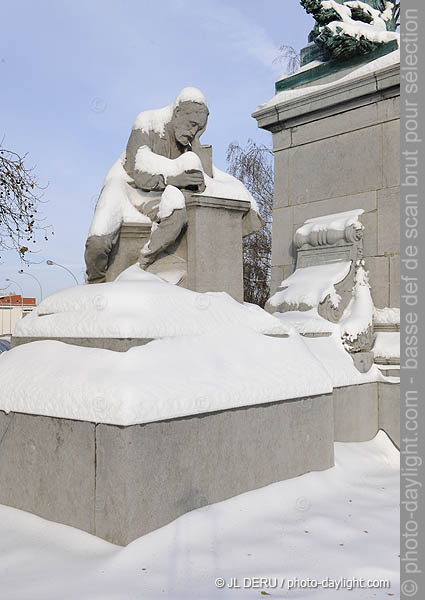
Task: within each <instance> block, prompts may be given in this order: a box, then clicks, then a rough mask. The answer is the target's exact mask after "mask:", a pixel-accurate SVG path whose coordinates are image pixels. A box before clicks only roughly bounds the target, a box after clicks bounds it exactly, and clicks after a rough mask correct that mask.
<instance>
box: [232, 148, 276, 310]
mask: <svg viewBox="0 0 425 600" xmlns="http://www.w3.org/2000/svg"><path fill="white" fill-rule="evenodd" d="M227 162H228V164H229V166H228V172H229V173H230V174H231V175H233V176H234V177H236V178H237V179H239V180H240V181H242V183H243V184H244V185H245V186H246V187H247V188H248V190H249V191H250V192H251V194H252V195H253V196H254V198H255V200H256V201H257V204H258V208H259V212H260V215H261V217H262V218H263V220H264V222H265V225H264V227H263V228H262V229H260V231H258V232H257V233H253V234H251V235H249V236H247V237H245V238H244V240H243V262H244V299H245V302H251V303H253V304H258V305H259V306H264V304H265V303H266V301H267V298H268V297H269V294H270V261H271V225H272V208H273V152H272V151H271V150H270V148H268V147H267V146H264V145H262V144H256V143H255V142H254V141H253V140H248V142H247V144H246V146H245V147H244V148H242V147H241V146H240V145H239V144H238V143H237V142H232V143H231V144H230V145H229V147H228V149H227Z"/></svg>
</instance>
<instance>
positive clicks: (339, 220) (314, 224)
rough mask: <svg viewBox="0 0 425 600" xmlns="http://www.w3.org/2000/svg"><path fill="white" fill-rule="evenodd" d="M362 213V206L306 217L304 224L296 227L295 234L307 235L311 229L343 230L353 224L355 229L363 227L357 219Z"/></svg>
mask: <svg viewBox="0 0 425 600" xmlns="http://www.w3.org/2000/svg"><path fill="white" fill-rule="evenodd" d="M363 213H364V210H363V209H362V208H357V209H355V210H348V211H345V212H340V213H334V214H331V215H324V216H322V217H315V218H314V219H307V220H306V221H305V222H304V224H303V225H301V227H299V228H298V229H297V231H296V234H299V235H302V236H308V235H310V233H312V232H313V231H325V230H329V229H331V230H334V231H344V230H345V229H346V228H347V227H350V226H351V225H354V227H355V229H363V225H362V224H361V223H360V221H359V216H360V215H362V214H363Z"/></svg>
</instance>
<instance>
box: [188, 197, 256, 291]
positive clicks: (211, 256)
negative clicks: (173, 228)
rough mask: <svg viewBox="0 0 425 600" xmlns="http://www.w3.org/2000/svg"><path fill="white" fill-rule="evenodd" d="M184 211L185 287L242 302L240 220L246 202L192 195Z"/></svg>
mask: <svg viewBox="0 0 425 600" xmlns="http://www.w3.org/2000/svg"><path fill="white" fill-rule="evenodd" d="M186 208H187V216H188V228H187V234H186V235H187V287H188V288H189V289H190V290H194V291H197V292H227V293H228V294H230V295H231V296H232V297H233V298H234V299H235V300H238V301H239V302H243V261H242V218H243V216H244V215H245V214H246V213H247V212H248V211H249V209H250V203H249V202H248V201H245V200H230V199H226V198H212V197H209V196H200V195H196V194H193V195H190V196H189V197H187V198H186Z"/></svg>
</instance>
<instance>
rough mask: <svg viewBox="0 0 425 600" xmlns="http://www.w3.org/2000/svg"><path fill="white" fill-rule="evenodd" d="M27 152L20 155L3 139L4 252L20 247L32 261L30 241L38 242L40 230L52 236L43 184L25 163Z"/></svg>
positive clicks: (0, 234) (0, 235)
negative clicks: (46, 218) (44, 207)
mask: <svg viewBox="0 0 425 600" xmlns="http://www.w3.org/2000/svg"><path fill="white" fill-rule="evenodd" d="M25 159H26V155H24V156H20V155H19V154H17V153H16V152H13V151H12V150H8V149H6V148H4V147H3V146H2V145H1V143H0V252H1V251H2V250H16V251H17V252H18V254H19V256H20V258H21V259H22V260H23V261H24V262H29V259H28V255H29V254H32V253H33V252H34V250H30V244H36V242H37V239H36V234H37V233H38V232H41V233H42V235H43V237H44V239H45V240H47V239H48V230H49V231H50V229H51V228H50V227H49V226H45V225H42V223H43V221H44V219H42V218H41V217H39V215H38V209H39V205H40V203H41V202H42V199H41V198H42V190H43V189H44V188H42V187H41V186H40V185H39V183H38V180H37V178H36V177H35V175H34V174H33V169H28V168H27V167H26V166H25Z"/></svg>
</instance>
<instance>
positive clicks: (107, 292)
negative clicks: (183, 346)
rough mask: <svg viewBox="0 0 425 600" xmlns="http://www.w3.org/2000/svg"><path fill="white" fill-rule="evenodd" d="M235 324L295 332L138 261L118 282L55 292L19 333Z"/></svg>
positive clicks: (125, 333) (146, 333) (158, 334)
mask: <svg viewBox="0 0 425 600" xmlns="http://www.w3.org/2000/svg"><path fill="white" fill-rule="evenodd" d="M234 326H236V327H238V326H239V327H243V328H245V329H247V330H250V331H255V332H257V333H263V334H275V335H284V334H288V333H289V332H290V327H289V326H287V325H285V324H284V323H282V322H281V321H279V320H278V319H276V318H274V317H273V316H272V315H270V314H268V313H267V312H266V311H264V310H262V309H261V308H259V307H258V306H254V305H249V306H247V305H243V304H240V303H239V302H236V300H234V299H233V298H231V297H230V296H229V295H228V294H226V293H225V292H208V293H203V294H200V293H197V292H192V291H190V290H186V289H184V288H181V287H176V286H174V285H171V284H169V283H166V282H165V281H163V280H162V279H160V278H159V277H157V276H155V275H153V274H151V273H147V272H145V271H143V270H142V269H140V268H139V266H138V265H133V266H132V267H129V269H127V270H126V271H124V272H123V273H122V274H121V275H120V276H119V277H118V278H117V280H116V281H113V282H110V283H101V284H92V285H80V286H75V287H72V288H69V289H65V290H62V291H60V292H56V293H55V294H52V295H51V296H49V297H48V298H46V299H45V300H43V301H42V302H41V303H40V305H39V306H38V307H37V308H36V309H35V310H34V311H33V312H32V313H30V314H29V315H28V316H27V317H26V318H25V319H22V320H21V321H19V323H18V325H17V327H16V329H15V336H29V337H94V338H108V337H112V338H163V337H177V336H190V335H203V334H207V333H214V332H215V331H217V330H219V329H223V328H226V327H228V328H231V327H234Z"/></svg>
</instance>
